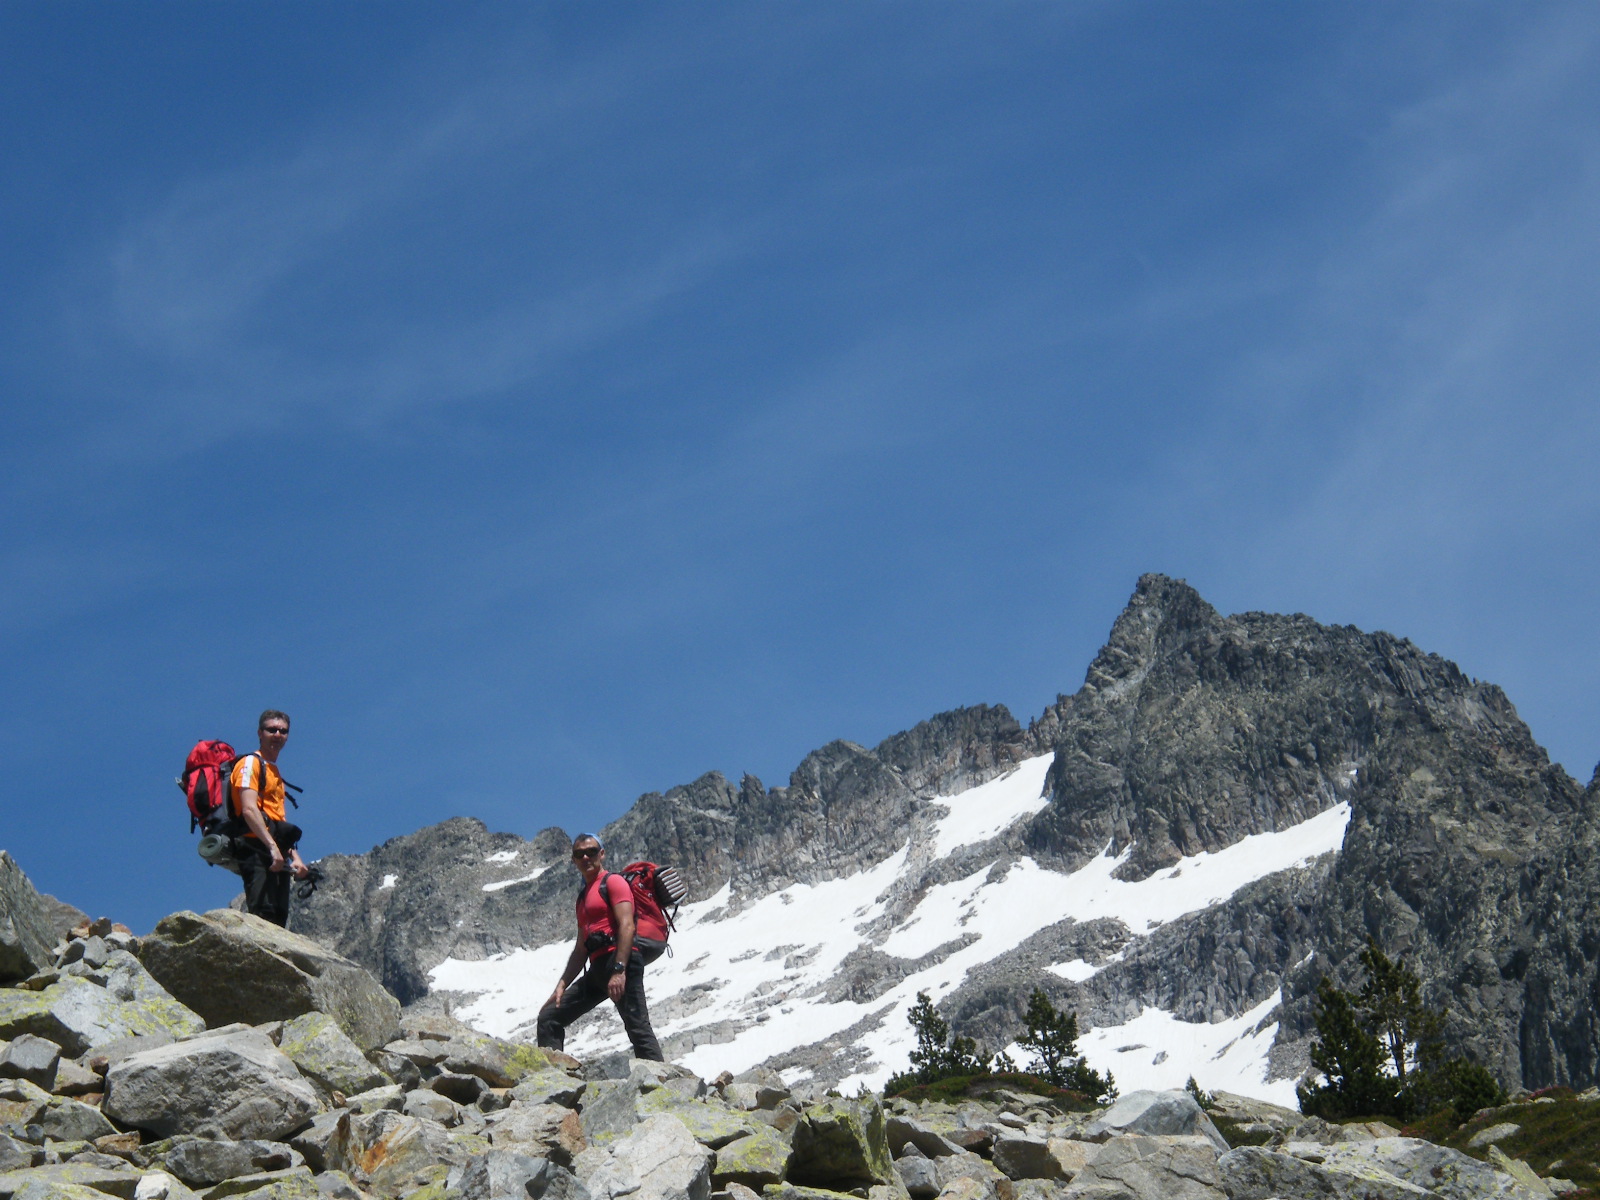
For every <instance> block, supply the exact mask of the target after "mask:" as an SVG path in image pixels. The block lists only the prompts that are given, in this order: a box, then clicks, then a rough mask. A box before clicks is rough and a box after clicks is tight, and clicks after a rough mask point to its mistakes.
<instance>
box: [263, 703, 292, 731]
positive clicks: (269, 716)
mask: <svg viewBox="0 0 1600 1200" xmlns="http://www.w3.org/2000/svg"><path fill="white" fill-rule="evenodd" d="M274 718H276V719H278V720H280V721H282V722H283V723H284V724H285V725H287V724H288V723H289V714H288V713H286V712H279V711H278V710H277V709H275V708H269V709H267V711H266V712H264V713H262V714H261V717H260V719H259V720H258V721H256V732H257V733H260V732H261V731H262V730H263V729H265V728H266V727H267V722H268V721H271V720H273V719H274Z"/></svg>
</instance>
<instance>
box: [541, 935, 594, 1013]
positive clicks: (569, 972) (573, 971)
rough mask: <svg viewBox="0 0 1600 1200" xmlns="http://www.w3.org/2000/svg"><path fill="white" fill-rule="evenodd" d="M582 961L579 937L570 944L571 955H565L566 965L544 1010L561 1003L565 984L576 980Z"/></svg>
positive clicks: (581, 967) (580, 939)
mask: <svg viewBox="0 0 1600 1200" xmlns="http://www.w3.org/2000/svg"><path fill="white" fill-rule="evenodd" d="M583 959H584V952H583V937H582V935H580V936H579V937H578V940H577V941H575V942H574V943H573V944H572V953H571V954H569V955H567V965H566V966H565V967H563V968H562V969H561V978H560V979H559V980H557V981H556V990H555V991H553V992H551V993H550V999H548V1000H546V1001H545V1002H544V1007H545V1008H549V1007H550V1006H551V1005H552V1004H560V1003H561V995H562V993H563V992H565V991H566V990H567V984H568V983H570V982H572V980H574V979H576V978H577V977H578V974H579V972H581V971H582V970H583Z"/></svg>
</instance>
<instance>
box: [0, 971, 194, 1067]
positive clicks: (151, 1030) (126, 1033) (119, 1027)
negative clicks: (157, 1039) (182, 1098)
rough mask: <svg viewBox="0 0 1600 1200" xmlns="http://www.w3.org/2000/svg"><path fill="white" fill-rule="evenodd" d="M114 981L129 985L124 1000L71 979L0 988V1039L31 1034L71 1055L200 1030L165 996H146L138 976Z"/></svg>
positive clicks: (129, 973)
mask: <svg viewBox="0 0 1600 1200" xmlns="http://www.w3.org/2000/svg"><path fill="white" fill-rule="evenodd" d="M119 953H122V954H126V953H127V952H126V951H119ZM118 978H119V979H121V980H123V981H125V982H126V983H127V984H128V985H129V986H127V987H125V988H124V989H123V991H122V995H124V996H127V997H129V998H127V999H123V998H122V997H121V996H119V994H118V992H117V991H114V990H112V988H111V987H109V986H101V985H100V984H97V983H94V982H91V981H90V980H88V979H82V978H79V977H77V976H72V975H66V976H63V977H62V978H60V979H59V980H57V981H56V982H55V983H52V984H50V985H49V986H48V987H46V988H44V989H43V990H42V991H37V992H30V991H18V990H11V989H6V990H0V1037H8V1038H15V1037H17V1036H18V1035H20V1034H24V1033H31V1034H34V1035H36V1036H38V1037H41V1038H44V1039H45V1040H46V1041H50V1042H54V1043H55V1044H56V1045H58V1046H60V1047H61V1049H62V1050H63V1051H64V1052H65V1053H67V1054H69V1055H72V1056H74V1057H76V1056H78V1055H82V1054H84V1053H86V1052H87V1051H89V1050H91V1049H93V1048H95V1047H97V1046H101V1045H104V1044H106V1043H110V1042H116V1041H120V1040H122V1039H125V1038H132V1037H139V1036H141V1035H165V1036H167V1037H172V1038H180V1037H188V1036H190V1035H192V1034H195V1033H199V1032H200V1031H201V1030H203V1029H204V1028H205V1022H204V1021H203V1020H202V1019H201V1018H200V1017H199V1016H198V1015H196V1014H195V1013H193V1012H191V1011H190V1010H189V1009H188V1008H186V1007H185V1006H184V1005H182V1004H180V1003H179V1002H178V1001H177V1000H175V999H173V998H172V997H171V996H169V995H167V994H166V993H164V992H162V993H160V994H159V995H157V994H152V993H150V992H149V991H148V989H147V987H146V986H145V985H144V984H143V978H147V977H144V976H143V972H139V973H138V974H137V975H135V973H134V972H132V971H128V970H127V969H126V968H124V970H123V972H122V973H121V974H120V975H118ZM152 982H153V981H152ZM141 993H142V994H141Z"/></svg>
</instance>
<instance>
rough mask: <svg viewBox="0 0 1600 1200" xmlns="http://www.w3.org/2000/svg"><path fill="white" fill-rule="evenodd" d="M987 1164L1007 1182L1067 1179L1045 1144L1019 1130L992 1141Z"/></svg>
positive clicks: (1042, 1140)
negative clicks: (1012, 1180) (991, 1162)
mask: <svg viewBox="0 0 1600 1200" xmlns="http://www.w3.org/2000/svg"><path fill="white" fill-rule="evenodd" d="M991 1161H993V1163H994V1165H995V1166H997V1167H999V1168H1000V1170H1001V1171H1003V1172H1004V1173H1005V1175H1006V1177H1007V1178H1009V1179H1065V1178H1067V1173H1066V1172H1065V1171H1064V1170H1062V1168H1061V1164H1060V1163H1059V1162H1057V1161H1056V1158H1055V1155H1053V1154H1051V1153H1050V1143H1049V1141H1048V1140H1047V1139H1045V1138H1042V1137H1034V1136H1032V1135H1031V1134H1026V1133H1022V1132H1020V1131H1019V1132H1013V1133H1008V1134H1006V1135H1004V1136H1002V1137H997V1138H995V1140H994V1151H993V1153H992V1155H991Z"/></svg>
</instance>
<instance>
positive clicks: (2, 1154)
mask: <svg viewBox="0 0 1600 1200" xmlns="http://www.w3.org/2000/svg"><path fill="white" fill-rule="evenodd" d="M35 1155H38V1156H39V1157H40V1158H42V1157H43V1155H44V1151H42V1150H39V1149H37V1148H36V1147H34V1146H31V1145H29V1144H28V1143H27V1142H19V1141H18V1140H17V1139H16V1138H14V1137H12V1136H11V1135H10V1134H7V1133H0V1172H5V1171H20V1170H21V1169H22V1168H24V1167H31V1166H33V1164H34V1157H35Z"/></svg>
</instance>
